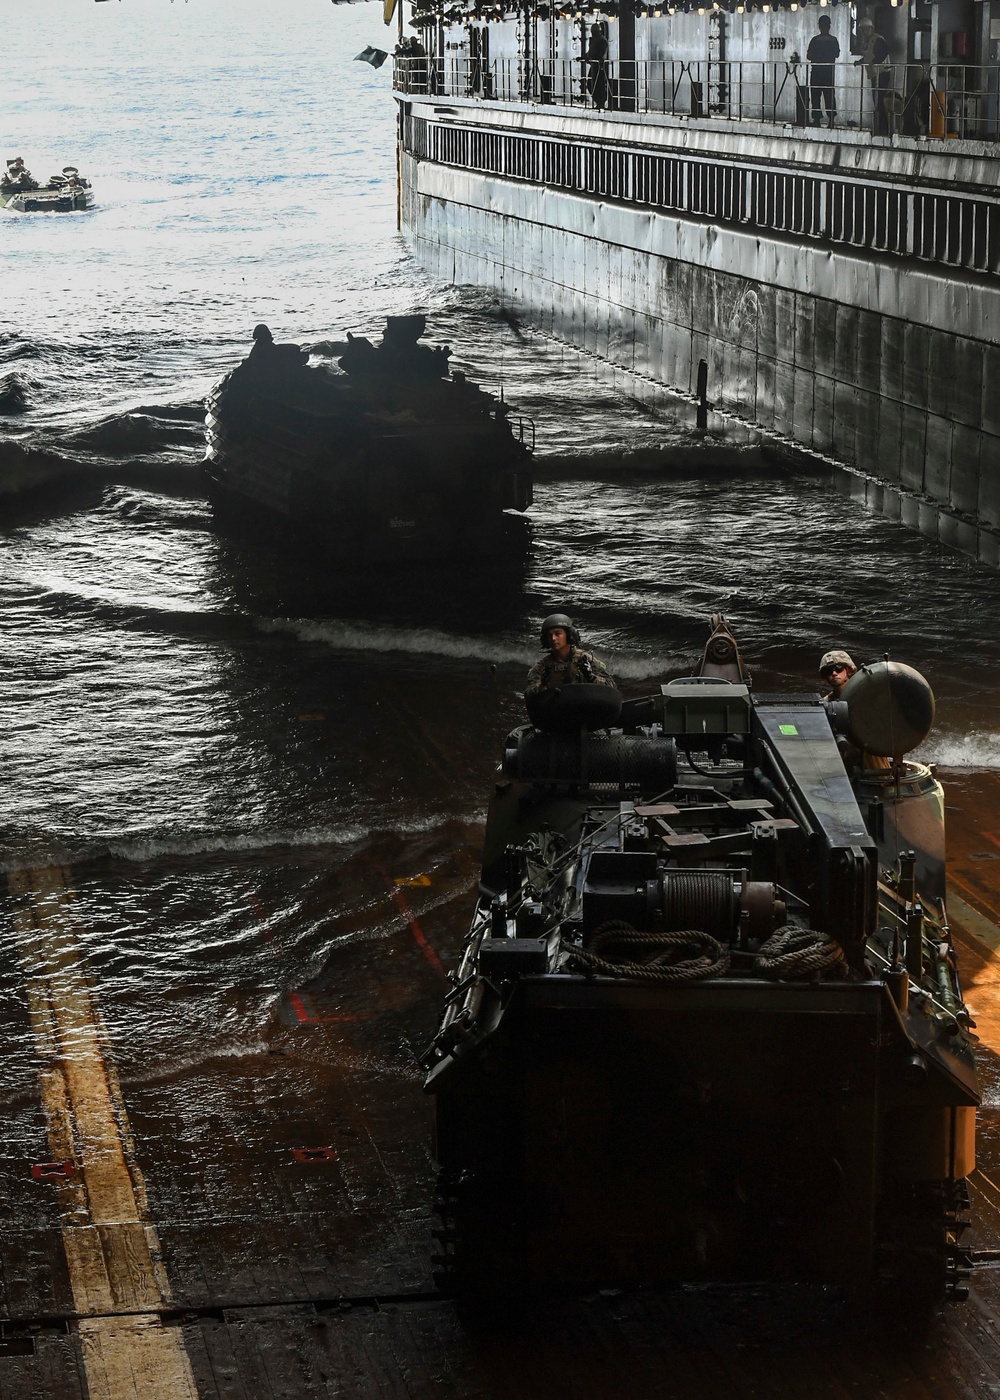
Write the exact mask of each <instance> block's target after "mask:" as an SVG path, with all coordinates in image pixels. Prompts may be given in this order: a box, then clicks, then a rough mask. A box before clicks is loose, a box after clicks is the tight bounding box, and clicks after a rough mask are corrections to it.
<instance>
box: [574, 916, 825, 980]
mask: <svg viewBox="0 0 1000 1400" xmlns="http://www.w3.org/2000/svg"><path fill="white" fill-rule="evenodd" d="M563 947H564V951H565V952H566V955H567V957H566V962H567V965H568V966H569V967H571V968H576V969H578V970H580V971H581V972H585V973H589V974H590V975H591V976H594V975H595V974H599V975H600V976H602V977H622V978H625V977H627V978H632V979H635V980H637V981H640V982H643V981H644V982H694V981H700V980H702V979H704V978H706V977H721V976H722V975H723V974H724V973H726V972H728V971H729V966H730V960H731V959H730V953H729V950H728V949H727V948H726V947H725V946H724V945H723V944H722V943H720V942H719V940H718V939H717V938H713V937H712V935H711V934H710V933H705V932H704V931H703V930H702V929H681V930H678V931H676V932H671V933H640V932H639V930H638V929H636V928H633V926H632V925H631V924H629V923H625V922H624V920H620V919H612V920H609V921H608V922H607V923H604V924H601V925H600V927H598V928H597V929H595V930H594V933H593V935H592V936H591V939H590V946H589V948H577V947H575V946H573V945H568V946H567V945H565V944H564V945H563ZM617 949H622V950H626V949H632V950H637V951H638V950H645V956H644V957H643V956H640V958H639V959H636V958H635V957H632V958H625V957H620V956H616V955H615V950H617ZM685 952H686V953H687V954H688V956H687V957H684V956H682V955H683V954H684V953H685ZM753 970H754V972H756V973H759V974H760V975H761V976H763V977H773V978H775V979H776V980H777V981H779V982H781V981H787V982H801V981H806V980H811V979H815V978H821V977H830V978H838V977H846V976H847V972H848V966H847V958H846V956H845V955H844V950H843V948H842V947H841V946H840V944H839V943H838V942H837V941H836V940H835V939H834V938H831V936H830V935H829V934H828V933H820V932H818V931H817V930H815V929H797V928H785V929H779V931H778V932H777V933H772V934H771V936H770V938H768V939H766V940H765V941H764V942H763V943H762V944H761V945H760V949H759V951H758V952H757V955H756V957H755V958H754V961H753Z"/></svg>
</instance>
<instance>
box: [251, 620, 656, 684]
mask: <svg viewBox="0 0 1000 1400" xmlns="http://www.w3.org/2000/svg"><path fill="white" fill-rule="evenodd" d="M255 626H256V627H257V628H258V629H259V630H260V631H262V632H288V633H290V634H291V635H292V636H294V637H297V638H298V639H299V641H302V642H319V643H321V644H323V645H325V646H329V647H331V648H332V649H333V650H335V651H375V652H395V653H400V652H401V653H405V654H409V655H412V656H445V657H449V658H451V659H453V660H456V661H486V662H488V663H490V664H491V665H494V666H502V665H510V666H523V667H524V668H525V670H527V669H528V667H530V666H533V665H534V663H535V662H536V661H537V660H538V658H539V656H540V655H541V652H540V651H539V649H538V648H537V647H532V646H531V645H530V644H529V645H526V646H525V645H520V644H518V643H515V642H504V641H502V640H497V639H496V638H492V637H482V638H480V637H474V636H469V635H467V634H463V635H461V636H455V635H450V634H449V633H447V632H436V631H434V630H432V629H430V628H422V627H399V628H397V627H374V626H364V625H359V624H354V623H349V622H340V621H337V620H336V619H334V618H327V619H322V618H317V619H310V618H258V619H257V620H256V622H255ZM587 645H589V642H588V643H587ZM593 650H594V652H595V654H596V655H598V656H599V657H601V659H602V660H604V661H606V662H607V665H608V668H609V670H610V671H612V672H613V674H614V675H616V676H621V677H623V678H626V679H628V680H645V679H647V678H654V677H655V678H660V677H662V678H664V679H666V677H667V676H668V675H671V674H676V672H677V669H678V667H679V666H683V662H682V661H680V659H679V658H678V657H676V656H669V655H657V656H643V655H641V654H640V653H638V652H632V653H627V654H623V653H617V652H615V651H613V650H611V649H609V648H607V647H602V646H601V645H600V643H599V642H595V643H594V644H593Z"/></svg>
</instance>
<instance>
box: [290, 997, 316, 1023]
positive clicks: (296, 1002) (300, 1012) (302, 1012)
mask: <svg viewBox="0 0 1000 1400" xmlns="http://www.w3.org/2000/svg"><path fill="white" fill-rule="evenodd" d="M288 1000H289V1001H290V1002H291V1003H292V1010H293V1011H294V1012H295V1014H296V1016H297V1017H298V1018H299V1020H300V1021H315V1019H316V1017H315V1016H310V1015H309V1012H308V1011H307V1010H306V1008H305V1003H304V1002H303V1000H302V998H301V997H300V996H299V994H298V992H289V993H288Z"/></svg>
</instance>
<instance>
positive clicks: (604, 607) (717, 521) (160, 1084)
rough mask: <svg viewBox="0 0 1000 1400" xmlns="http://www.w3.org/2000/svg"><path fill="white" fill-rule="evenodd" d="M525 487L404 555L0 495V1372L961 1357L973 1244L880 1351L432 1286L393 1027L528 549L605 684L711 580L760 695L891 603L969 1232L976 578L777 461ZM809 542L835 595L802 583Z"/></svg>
mask: <svg viewBox="0 0 1000 1400" xmlns="http://www.w3.org/2000/svg"><path fill="white" fill-rule="evenodd" d="M540 495H541V500H540V503H539V505H538V506H537V507H536V512H535V514H536V530H537V541H538V543H537V546H536V550H535V552H534V554H533V556H532V558H531V559H530V560H529V563H528V566H527V570H526V573H525V575H524V576H523V577H520V578H517V577H515V578H513V579H512V578H510V577H507V578H505V579H502V580H500V581H497V580H495V579H491V580H483V581H482V586H477V585H476V584H475V582H474V581H470V580H468V579H465V580H459V581H457V582H453V583H449V584H448V585H447V587H446V588H444V589H441V588H437V589H435V588H431V587H429V586H428V587H425V586H424V585H423V584H421V582H420V580H419V579H417V578H416V577H411V578H408V579H407V580H406V581H405V586H402V585H401V584H400V583H399V581H397V580H391V579H390V580H388V581H383V583H382V585H381V586H379V585H377V584H375V583H372V582H371V581H370V580H363V581H361V582H360V583H359V581H358V580H357V579H352V578H351V577H350V576H343V577H336V576H327V575H325V574H324V573H323V571H321V570H317V569H313V568H312V567H311V566H310V565H308V564H307V563H305V562H304V561H302V560H301V559H299V558H297V557H293V558H292V559H291V560H289V559H287V558H286V557H285V556H283V555H279V554H278V553H273V552H272V551H271V550H270V549H269V548H267V547H264V546H258V547H255V548H253V549H243V548H239V549H237V548H234V547H232V546H229V545H227V544H226V543H225V542H223V541H220V540H219V539H218V537H217V536H216V535H215V534H214V533H213V532H212V531H211V529H210V528H209V526H208V521H207V519H205V518H204V517H199V515H198V510H199V506H198V503H197V502H183V503H181V504H179V503H178V502H177V501H175V500H171V499H169V498H155V497H153V496H152V495H149V494H146V493H141V494H140V495H136V496H134V497H133V496H131V495H130V493H122V492H120V491H117V490H116V491H113V492H109V494H108V497H107V500H106V502H105V504H104V505H98V506H96V507H95V505H94V504H93V503H91V502H88V503H87V505H86V507H79V508H78V507H67V508H66V513H65V514H63V515H62V516H54V517H52V518H46V519H43V520H40V519H38V518H37V516H32V517H30V518H29V517H26V518H25V519H24V521H23V522H22V523H21V524H20V525H18V526H16V527H15V528H14V529H13V530H12V531H11V532H10V533H9V536H8V539H7V544H8V546H9V548H8V551H7V553H6V555H5V569H6V572H5V575H4V580H3V587H4V589H5V590H6V597H7V601H8V603H9V604H10V607H9V609H8V617H9V618H10V620H11V626H12V628H13V629H14V633H15V635H16V636H17V637H18V638H19V639H20V642H21V645H20V647H19V649H18V650H17V651H16V652H14V653H13V654H12V655H13V658H14V659H13V660H12V662H11V665H10V667H9V675H8V679H7V687H6V691H5V703H6V704H7V705H8V707H9V709H8V714H7V724H8V738H9V742H8V745H7V748H6V754H5V764H6V769H5V807H4V820H5V823H6V825H5V830H4V843H3V851H2V855H3V863H4V866H5V869H6V872H7V890H6V893H5V894H4V895H3V898H2V912H3V931H2V937H3V944H4V949H5V952H6V957H5V958H4V959H3V962H2V964H0V1013H2V1015H3V1022H4V1027H5V1038H4V1052H3V1061H2V1063H3V1070H4V1073H3V1078H2V1081H0V1099H2V1111H3V1123H4V1131H3V1133H2V1135H0V1213H2V1230H0V1318H2V1319H5V1320H4V1321H3V1322H2V1325H0V1397H7V1396H10V1397H17V1400H22V1397H25V1396H27V1395H32V1396H36V1395H37V1396H39V1397H49V1396H52V1397H60V1400H61V1397H63V1396H82V1395H83V1394H84V1393H89V1394H90V1396H91V1397H93V1396H101V1397H105V1396H106V1397H108V1400H118V1398H119V1397H132V1396H135V1395H141V1396H142V1397H143V1400H146V1397H148V1396H150V1395H154V1396H157V1395H162V1396H163V1397H164V1400H172V1397H173V1396H175V1395H181V1396H185V1395H188V1394H190V1393H191V1392H192V1386H193V1387H194V1391H195V1393H197V1394H198V1395H199V1396H201V1397H204V1398H205V1400H213V1398H214V1397H217V1396H226V1397H246V1400H257V1397H265V1400H267V1397H271V1396H282V1397H289V1398H290V1397H304V1396H313V1395H316V1396H324V1395H326V1396H334V1395H336V1396H358V1397H362V1396H364V1397H369V1396H371V1395H373V1394H375V1395H379V1394H385V1395H390V1396H430V1395H435V1396H439V1395H442V1394H444V1395H449V1394H450V1395H455V1396H470V1397H477V1396H484V1397H486V1396H489V1397H493V1396H497V1397H506V1396H508V1395H509V1396H514V1395H518V1396H522V1395H529V1396H538V1397H539V1398H540V1400H541V1397H551V1396H561V1395H566V1396H569V1395H570V1394H572V1395H574V1396H581V1395H582V1396H587V1397H590V1396H595V1397H596V1396H616V1397H617V1396H636V1397H645V1396H650V1395H663V1396H670V1395H678V1396H680V1395H690V1394H699V1395H701V1394H704V1395H709V1396H720V1397H721V1396H727V1397H728V1396H740V1397H742V1396H747V1397H749V1396H759V1395H766V1394H778V1395H789V1396H792V1395H794V1396H802V1397H803V1400H805V1397H807V1396H808V1397H811V1396H813V1395H817V1394H819V1395H823V1394H827V1395H830V1396H837V1397H840V1396H846V1395H856V1396H861V1397H865V1396H872V1397H874V1396H876V1395H889V1396H893V1397H896V1396H899V1397H903V1396H907V1397H909V1396H911V1395H917V1396H919V1395H928V1396H929V1395H932V1394H933V1395H935V1396H939V1395H945V1396H963V1397H964V1396H970V1397H972V1396H976V1397H979V1396H987V1395H989V1394H991V1387H993V1386H996V1385H998V1384H1000V1380H998V1372H1000V1350H998V1348H997V1347H996V1346H995V1344H994V1341H993V1337H994V1330H993V1329H994V1325H995V1324H994V1321H993V1318H994V1308H995V1306H996V1305H997V1303H998V1301H1000V1300H998V1298H997V1285H998V1284H1000V1271H997V1270H996V1269H995V1268H994V1266H993V1265H987V1266H985V1267H983V1268H981V1269H980V1270H979V1271H978V1273H977V1274H976V1276H975V1279H974V1284H975V1287H974V1292H973V1297H972V1299H971V1300H970V1302H968V1303H966V1304H962V1305H959V1306H957V1307H955V1308H952V1309H951V1310H950V1311H949V1312H948V1313H946V1314H945V1316H944V1318H943V1319H942V1321H941V1323H940V1325H939V1327H938V1330H937V1331H936V1333H935V1334H934V1336H933V1337H931V1338H930V1339H928V1340H927V1341H924V1342H921V1343H920V1344H919V1345H917V1346H913V1347H910V1348H907V1349H903V1350H902V1351H899V1350H893V1349H891V1348H889V1347H886V1346H882V1345H880V1344H878V1343H873V1342H871V1341H860V1340H858V1339H857V1338H856V1335H855V1333H854V1332H853V1331H852V1328H851V1324H850V1319H849V1317H848V1315H847V1310H846V1307H845V1305H844V1302H843V1300H842V1299H840V1298H837V1297H836V1296H834V1295H832V1294H830V1295H827V1294H818V1295H817V1294H816V1293H813V1294H811V1295H809V1294H806V1293H804V1292H799V1291H797V1290H786V1291H783V1292H782V1291H779V1292H775V1291H773V1290H772V1291H761V1290H755V1289H746V1290H736V1291H728V1292H727V1291H724V1290H713V1289H677V1290H673V1291H670V1292H668V1293H664V1294H655V1295H654V1294H637V1295H634V1296H625V1295H617V1294H616V1295H607V1296H605V1295H600V1294H598V1295H597V1296H594V1297H589V1298H583V1299H575V1300H562V1301H561V1302H558V1303H552V1304H550V1305H548V1306H547V1307H546V1308H545V1309H544V1310H543V1311H541V1312H535V1311H529V1312H527V1313H521V1314H520V1315H519V1314H518V1313H517V1312H516V1311H515V1312H514V1313H513V1314H512V1315H511V1316H510V1317H506V1318H500V1317H497V1316H494V1317H492V1318H491V1319H489V1322H490V1323H491V1324H492V1325H491V1326H487V1325H486V1324H485V1322H484V1321H483V1319H476V1318H474V1317H471V1316H469V1315H468V1314H467V1313H465V1312H464V1311H463V1310H462V1308H461V1307H458V1308H456V1307H455V1306H454V1305H453V1304H452V1303H450V1302H447V1301H445V1300H443V1299H441V1298H439V1297H438V1296H437V1295H436V1293H435V1291H434V1287H433V1281H432V1277H431V1264H430V1257H431V1252H432V1241H431V1236H430V1229H431V1219H430V1204H431V1198H432V1190H433V1177H434V1169H433V1163H432V1158H431V1151H432V1149H431V1132H430V1104H429V1101H428V1100H427V1099H425V1097H424V1096H423V1094H422V1093H421V1088H420V1084H421V1075H420V1072H419V1071H418V1069H417V1068H416V1056H417V1054H418V1053H419V1052H420V1051H421V1050H422V1049H423V1048H424V1046H425V1045H426V1043H427V1041H428V1039H429V1037H430V1034H431V1032H432V1030H433V1028H434V1025H435V1023H436V1019H437V1013H438V1009H439V1006H440V1003H441V997H442V993H443V990H444V988H445V985H446V984H445V982H444V976H443V973H444V970H445V969H446V968H447V967H448V966H450V965H451V963H452V962H453V959H454V956H455V953H456V951H457V949H458V947H459V946H460V943H461V941H462V938H463V936H464V933H465V930H466V926H467V921H468V918H469V914H470V910H471V905H472V898H471V891H472V889H473V887H474V885H475V881H476V877H477V857H478V851H479V847H480V844H481V840H482V815H483V808H484V800H485V795H486V793H487V791H488V787H489V782H490V777H491V772H492V768H493V763H494V760H495V756H496V754H497V752H498V748H499V741H500V739H501V738H502V736H503V735H504V734H505V733H506V732H507V731H508V729H509V728H510V727H512V725H513V724H514V723H516V722H518V720H519V719H520V714H521V710H520V703H519V700H518V697H517V691H518V689H519V688H520V686H521V685H522V684H523V677H524V674H525V672H526V670H527V667H528V665H529V664H530V663H531V661H533V660H534V659H535V656H536V655H537V652H536V650H535V648H534V630H535V623H536V621H537V618H538V617H539V616H542V615H544V613H545V612H547V611H550V610H551V607H552V606H555V605H562V606H565V605H566V596H567V595H566V589H567V583H566V580H567V579H569V578H572V579H573V585H572V590H571V591H572V600H573V603H574V605H575V606H576V609H577V611H578V612H579V613H580V614H581V618H582V619H585V631H586V633H587V635H588V638H589V639H592V641H593V644H594V645H595V646H596V647H597V649H598V652H599V653H600V654H602V655H604V656H606V657H607V658H608V660H609V661H610V663H611V665H612V669H613V670H615V671H616V672H617V673H618V674H619V675H620V676H621V677H622V678H623V684H624V685H625V688H626V689H627V690H628V691H629V692H630V693H637V692H641V691H642V690H643V689H644V688H647V687H649V686H651V685H654V684H656V683H658V680H659V677H660V676H661V675H665V674H670V673H676V672H677V671H679V670H682V669H683V668H684V666H685V664H689V663H690V661H691V660H692V659H693V658H694V657H695V656H696V655H697V654H698V652H699V651H700V645H701V642H702V641H703V636H704V628H705V618H706V615H707V612H708V611H710V610H711V607H712V606H713V604H715V603H718V602H721V603H722V604H723V605H724V606H725V607H726V609H727V611H728V612H730V614H732V615H733V617H734V620H735V625H736V627H737V630H738V632H739V634H740V636H741V641H742V642H743V646H744V649H745V651H746V653H747V656H748V660H749V663H750V665H751V668H752V669H753V670H754V672H755V677H756V682H757V685H758V687H759V688H761V689H767V690H771V689H778V688H783V687H788V688H791V689H794V688H801V687H802V686H803V685H804V684H806V685H807V684H811V683H812V677H813V667H814V666H815V664H816V662H817V660H818V657H819V655H820V653H821V652H822V651H823V650H825V649H826V648H827V647H828V646H829V645H830V644H832V643H839V644H842V645H846V646H848V647H849V648H850V649H851V650H852V651H853V652H860V653H861V655H863V656H871V655H873V654H878V653H879V652H880V651H882V650H884V647H885V644H886V638H887V633H888V624H887V623H886V621H885V616H886V608H887V607H888V606H889V600H890V599H891V607H892V623H891V630H892V634H893V642H894V645H895V654H897V655H903V654H905V655H906V656H907V658H908V659H912V660H915V661H918V662H919V664H921V666H922V667H923V668H924V669H925V670H926V671H927V672H928V674H929V675H930V677H931V679H932V680H933V683H934V685H935V689H936V691H937V694H938V700H939V726H938V729H937V731H936V734H935V736H934V738H933V741H932V746H933V747H932V751H931V752H928V753H927V755H926V756H927V757H936V758H937V759H938V760H939V761H940V762H941V764H942V776H943V777H944V780H945V783H946V789H947V792H948V801H949V805H950V806H951V807H952V808H953V810H952V811H951V812H949V819H950V821H951V856H952V864H953V873H954V877H955V879H954V888H955V890H956V893H957V895H958V897H959V898H960V899H961V900H962V901H963V905H964V908H961V906H958V905H956V908H957V909H959V910H960V917H957V918H956V922H957V923H959V924H961V925H962V928H963V930H964V933H965V934H967V935H968V937H966V939H965V951H966V978H967V981H969V982H970V986H971V990H970V994H969V1000H970V1002H971V1004H972V1006H973V1007H974V1008H975V1009H976V1011H977V1013H978V1015H979V1018H980V1024H981V1029H982V1033H983V1037H984V1041H985V1043H986V1046H987V1048H986V1049H984V1051H983V1062H982V1073H983V1077H984V1081H985V1082H986V1085H987V1109H986V1112H985V1113H984V1119H983V1123H984V1128H983V1155H982V1160H981V1167H980V1172H979V1174H977V1177H976V1180H975V1183H974V1186H975V1194H976V1207H977V1226H976V1232H977V1233H976V1240H975V1243H976V1244H977V1245H978V1246H979V1247H981V1248H983V1249H986V1250H996V1249H1000V1186H998V1185H996V1184H994V1183H1000V1164H998V1162H997V1157H998V1154H1000V1141H998V1139H1000V1131H998V1129H997V1127H996V1124H995V1123H994V1114H995V1112H996V1107H995V1106H996V1104H997V1093H998V1087H1000V1085H998V1081H1000V1072H998V1070H997V1065H998V1064H1000V1061H997V1060H996V1059H995V1057H994V1054H993V1048H991V1047H997V1048H1000V1036H998V1035H997V1034H996V1033H995V1031H994V1029H992V1028H991V1027H990V1026H989V1024H988V1019H989V1014H990V1008H991V1005H992V1004H993V1002H992V1001H991V998H995V995H996V993H995V987H994V978H995V971H994V958H993V951H992V949H991V948H990V947H988V946H987V945H986V944H984V943H983V942H982V937H983V935H984V931H985V934H986V935H987V936H988V937H991V938H994V939H995V940H996V942H997V943H998V944H1000V933H997V932H995V926H1000V917H998V915H1000V879H998V874H1000V869H998V865H997V862H996V861H995V860H994V859H993V857H992V855H991V854H990V853H991V852H992V851H994V850H995V851H996V852H997V855H998V856H1000V845H998V841H1000V822H998V820H997V816H998V813H1000V800H998V799H1000V781H998V778H997V773H998V771H1000V760H998V759H997V740H996V735H995V732H994V723H995V720H994V715H995V707H994V702H993V694H992V688H991V684H990V677H991V675H992V674H993V671H994V669H995V665H996V662H997V660H998V659H1000V657H998V655H997V647H996V641H995V637H994V634H993V632H992V630H991V628H990V627H989V626H988V625H987V619H988V616H989V605H988V598H987V597H986V596H985V595H984V590H983V585H982V576H981V575H977V574H975V573H972V572H970V571H969V570H968V568H967V567H966V566H965V565H961V564H959V563H958V562H957V561H955V560H949V559H947V558H942V557H941V556H939V555H937V554H935V553H934V552H933V551H932V550H930V548H929V547H928V546H926V545H925V544H924V543H923V542H920V541H916V540H908V539H906V538H905V537H902V536H900V535H898V534H893V533H892V532H891V531H889V529H888V527H886V526H884V525H881V524H879V523H878V522H876V521H873V520H871V519H870V518H869V517H864V516H859V515H858V514H857V513H856V512H854V511H853V508H852V507H851V505H850V503H849V502H841V501H839V500H838V499H837V498H836V497H833V496H827V495H824V494H820V493H818V492H816V493H811V492H810V491H809V489H808V488H805V487H800V486H794V487H793V486H791V485H790V484H788V483H786V482H783V481H781V480H767V481H759V482H754V481H752V480H750V479H741V480H739V481H737V482H731V483H730V484H729V486H728V487H727V490H726V492H725V493H720V492H719V489H718V485H717V484H716V485H715V486H714V487H712V488H709V487H707V486H704V485H692V484H691V483H690V482H687V481H680V480H675V481H671V482H665V481H663V480H662V479H656V480H652V479H649V478H636V479H634V480H625V479H621V480H616V481H613V482H612V481H607V480H596V479H595V480H593V481H586V480H582V481H581V480H574V481H572V482H567V481H548V482H546V483H545V484H544V489H543V491H542V492H541V493H540ZM139 506H141V511H140V510H139V509H138V507H139ZM710 522H711V523H712V524H714V526H715V528H714V529H712V528H709V523H710ZM723 539H724V543H723ZM695 541H697V545H696V546H695ZM843 559H850V561H851V571H852V588H851V592H850V596H847V595H846V594H842V593H841V591H840V590H839V589H834V588H832V587H831V583H830V579H831V577H833V575H834V574H835V572H836V570H837V568H838V567H839V561H841V560H843ZM154 578H155V582H156V587H155V589H154V588H152V587H151V586H150V582H151V580H152V579H154ZM425 582H426V581H425ZM930 598H932V599H933V600H934V601H933V603H928V602H927V601H926V600H927V599H930ZM965 910H968V911H970V912H969V913H966V912H965ZM963 919H965V920H967V923H968V927H966V924H964V923H963V922H962V920H963ZM977 919H978V920H979V923H978V924H976V920H977ZM973 925H975V926H974V927H973ZM991 930H993V932H991ZM67 1164H69V1166H68V1167H67ZM151 1374H152V1375H155V1378H156V1379H155V1380H150V1375H151ZM151 1387H152V1388H151Z"/></svg>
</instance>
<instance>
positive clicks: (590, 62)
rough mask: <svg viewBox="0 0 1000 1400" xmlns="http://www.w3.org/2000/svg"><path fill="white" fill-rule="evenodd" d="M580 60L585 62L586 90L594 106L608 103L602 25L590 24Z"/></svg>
mask: <svg viewBox="0 0 1000 1400" xmlns="http://www.w3.org/2000/svg"><path fill="white" fill-rule="evenodd" d="M582 62H584V63H586V64H587V92H588V93H589V94H590V99H591V101H592V102H593V104H594V106H595V107H606V106H607V105H608V93H609V85H608V36H607V35H606V34H605V32H604V27H603V25H600V24H592V25H591V26H590V40H589V42H588V44H587V52H586V53H585V54H584V55H583V59H582Z"/></svg>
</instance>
